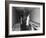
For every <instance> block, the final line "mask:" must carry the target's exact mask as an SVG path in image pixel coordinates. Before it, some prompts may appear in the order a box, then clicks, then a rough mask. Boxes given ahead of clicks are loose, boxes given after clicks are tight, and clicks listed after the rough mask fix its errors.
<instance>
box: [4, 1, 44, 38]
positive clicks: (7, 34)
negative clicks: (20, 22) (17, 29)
mask: <svg viewBox="0 0 46 38" xmlns="http://www.w3.org/2000/svg"><path fill="white" fill-rule="evenodd" d="M13 2H14V3H20V4H21V3H22V4H34V5H43V33H37V34H22V35H9V26H8V22H9V21H8V20H9V11H8V8H9V7H8V8H7V2H6V1H5V6H6V7H5V37H23V36H40V35H45V3H42V2H24V1H9V2H8V5H9V4H10V3H13Z"/></svg>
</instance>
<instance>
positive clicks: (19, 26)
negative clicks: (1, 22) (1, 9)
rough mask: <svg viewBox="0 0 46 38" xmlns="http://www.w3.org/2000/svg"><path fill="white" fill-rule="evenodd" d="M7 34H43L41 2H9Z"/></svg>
mask: <svg viewBox="0 0 46 38" xmlns="http://www.w3.org/2000/svg"><path fill="white" fill-rule="evenodd" d="M8 12H9V16H8V32H9V34H8V35H24V34H25V35H26V34H36V35H37V34H40V33H41V34H43V29H44V26H43V4H32V3H31V4H28V3H27V4H26V3H24V4H23V3H10V4H9V9H8Z"/></svg>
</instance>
